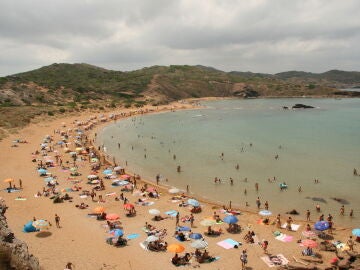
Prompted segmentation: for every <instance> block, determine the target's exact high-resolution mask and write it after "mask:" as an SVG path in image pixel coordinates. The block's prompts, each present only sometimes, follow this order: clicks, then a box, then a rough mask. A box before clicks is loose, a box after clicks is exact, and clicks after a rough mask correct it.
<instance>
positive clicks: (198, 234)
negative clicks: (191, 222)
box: [189, 233, 203, 240]
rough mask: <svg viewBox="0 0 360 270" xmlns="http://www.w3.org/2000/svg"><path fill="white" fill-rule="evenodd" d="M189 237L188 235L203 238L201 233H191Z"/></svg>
mask: <svg viewBox="0 0 360 270" xmlns="http://www.w3.org/2000/svg"><path fill="white" fill-rule="evenodd" d="M189 237H190V238H191V239H195V240H198V239H202V238H203V236H202V235H201V233H192V234H190V235H189Z"/></svg>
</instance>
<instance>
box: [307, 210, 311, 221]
mask: <svg viewBox="0 0 360 270" xmlns="http://www.w3.org/2000/svg"><path fill="white" fill-rule="evenodd" d="M306 220H307V221H310V210H309V209H308V210H306Z"/></svg>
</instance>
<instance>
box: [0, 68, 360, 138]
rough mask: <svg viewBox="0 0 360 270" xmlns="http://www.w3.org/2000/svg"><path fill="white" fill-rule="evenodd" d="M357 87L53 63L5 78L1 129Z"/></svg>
mask: <svg viewBox="0 0 360 270" xmlns="http://www.w3.org/2000/svg"><path fill="white" fill-rule="evenodd" d="M356 84H357V85H360V73H359V72H345V71H337V70H332V71H328V72H325V73H321V74H314V73H306V72H297V71H290V72H283V73H278V74H275V75H271V74H262V73H252V72H237V71H233V72H223V71H221V70H217V69H214V68H212V67H205V66H187V65H183V66H176V65H172V66H153V67H148V68H143V69H139V70H135V71H130V72H121V71H113V70H107V69H104V68H100V67H96V66H92V65H88V64H52V65H50V66H45V67H42V68H39V69H36V70H32V71H28V72H24V73H19V74H15V75H11V76H7V77H2V78H0V114H1V115H0V129H1V128H4V129H9V128H14V127H21V126H23V125H25V124H26V123H28V122H29V121H30V119H31V118H33V117H34V116H35V115H41V114H47V115H49V116H52V115H55V114H61V113H66V112H71V111H79V110H87V109H90V110H93V109H97V110H104V109H106V108H113V107H117V106H125V107H129V106H136V107H141V106H142V105H144V104H146V103H147V104H153V105H156V104H164V103H167V102H169V101H173V100H178V99H184V98H198V97H208V96H215V97H231V96H236V97H242V98H249V97H270V96H279V97H285V96H304V95H306V96H331V95H333V94H334V93H335V88H334V87H342V86H349V85H356ZM0 133H1V130H0ZM0 136H1V135H0Z"/></svg>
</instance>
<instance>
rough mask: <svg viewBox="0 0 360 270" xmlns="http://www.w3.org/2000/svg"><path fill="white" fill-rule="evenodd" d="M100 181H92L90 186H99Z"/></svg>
mask: <svg viewBox="0 0 360 270" xmlns="http://www.w3.org/2000/svg"><path fill="white" fill-rule="evenodd" d="M99 183H100V181H99V180H96V179H95V180H91V182H90V184H93V185H96V184H99Z"/></svg>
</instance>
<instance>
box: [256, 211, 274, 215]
mask: <svg viewBox="0 0 360 270" xmlns="http://www.w3.org/2000/svg"><path fill="white" fill-rule="evenodd" d="M259 215H260V216H271V215H272V213H271V212H270V211H269V210H261V211H260V212H259Z"/></svg>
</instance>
